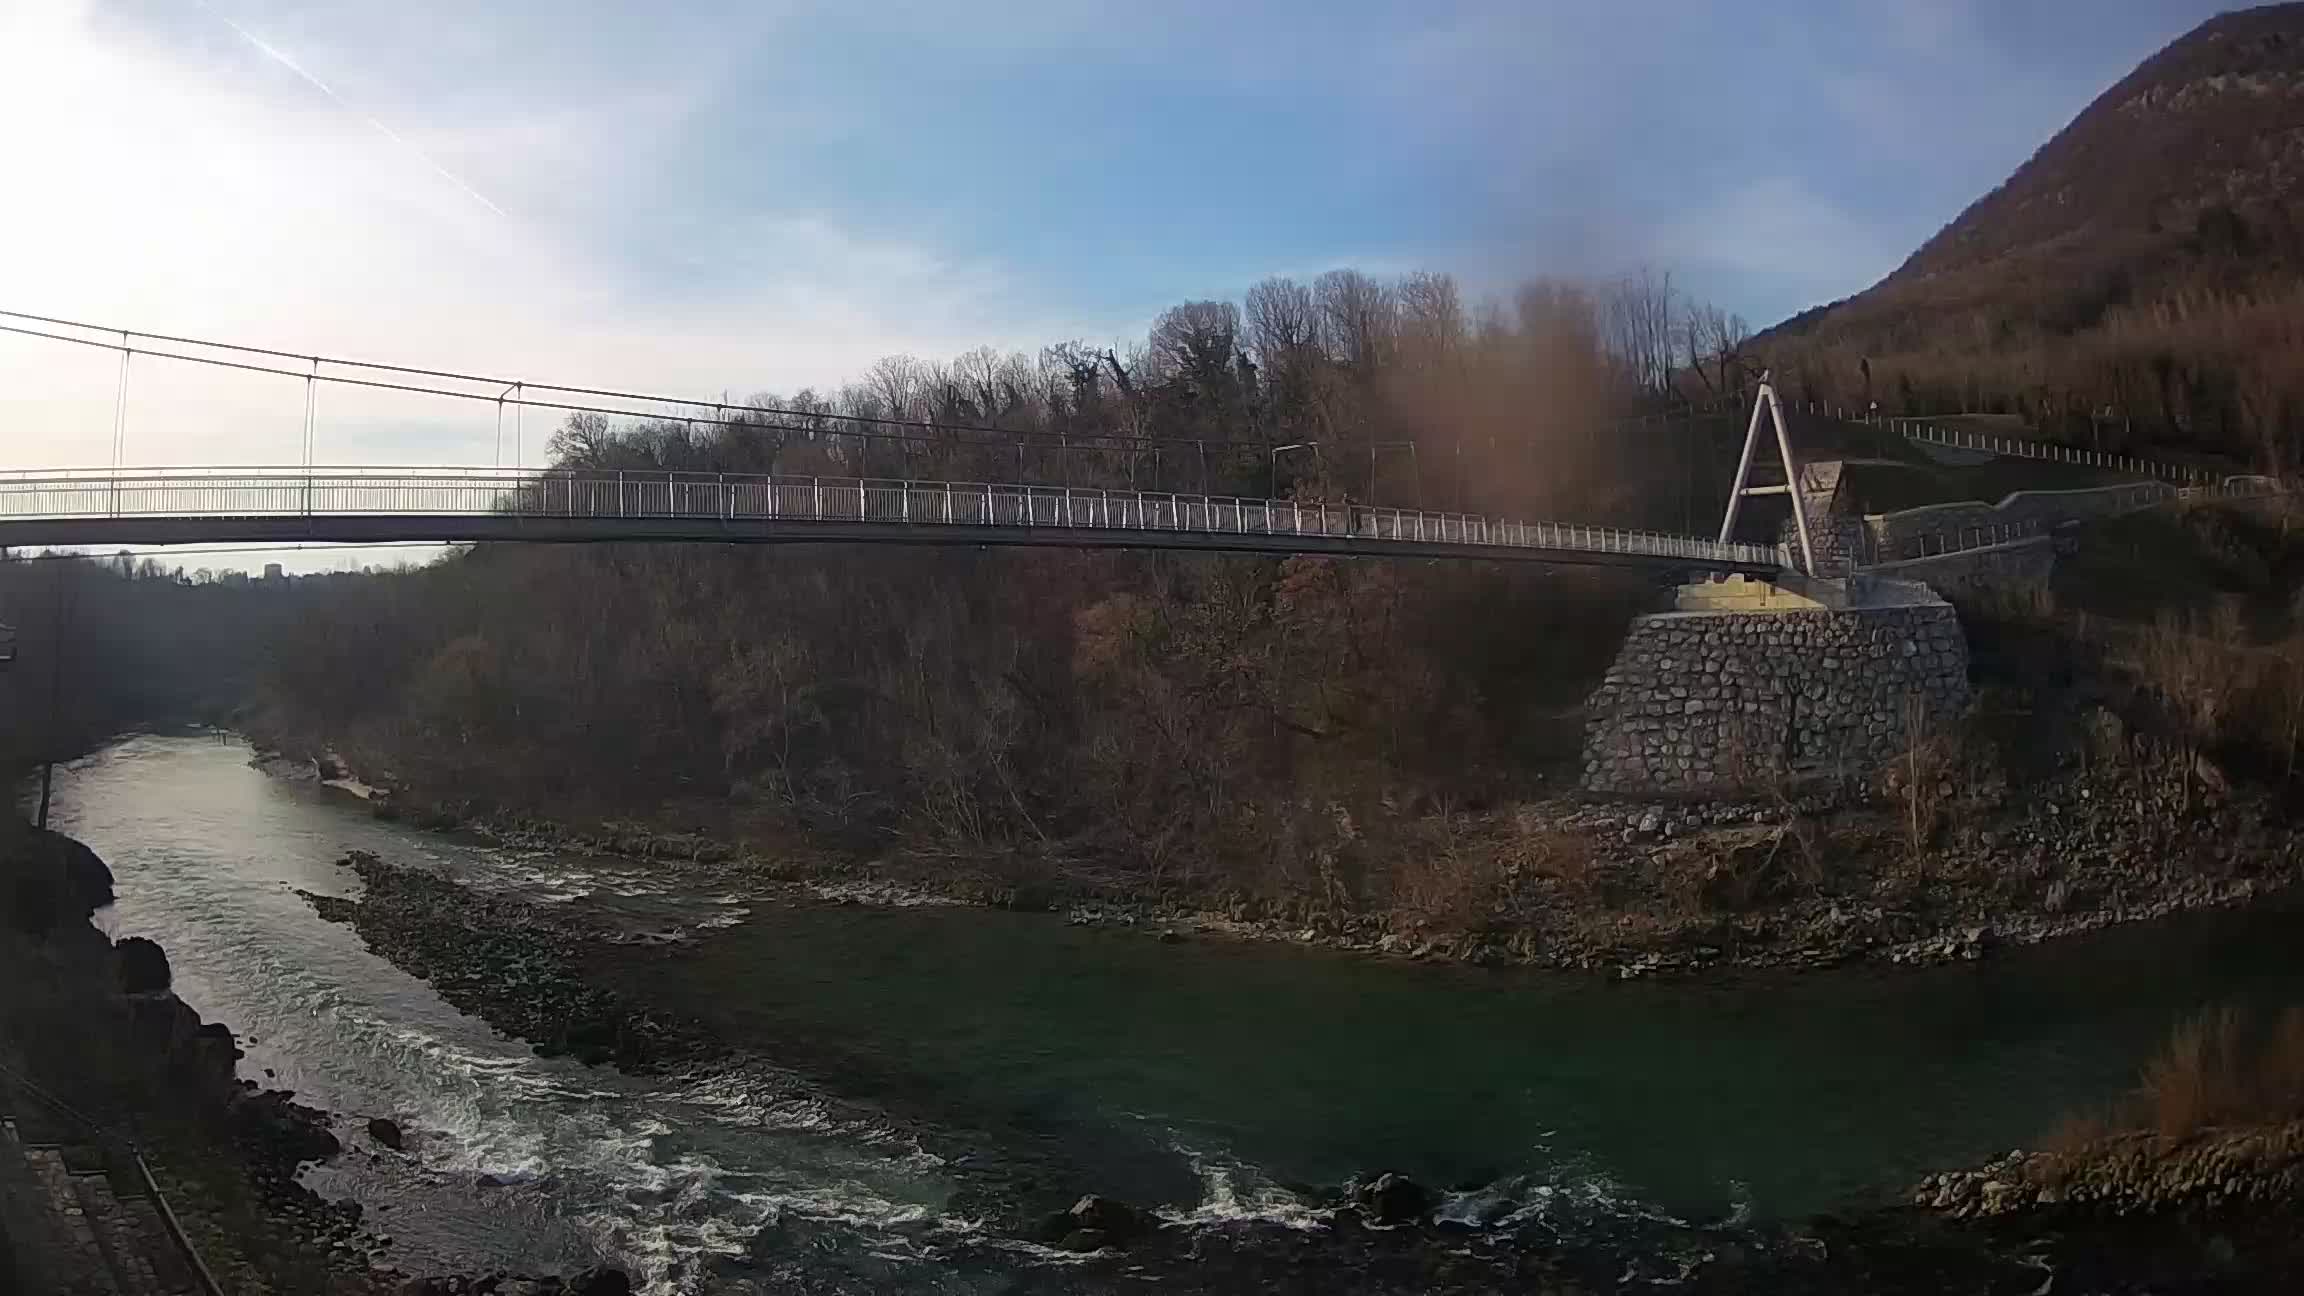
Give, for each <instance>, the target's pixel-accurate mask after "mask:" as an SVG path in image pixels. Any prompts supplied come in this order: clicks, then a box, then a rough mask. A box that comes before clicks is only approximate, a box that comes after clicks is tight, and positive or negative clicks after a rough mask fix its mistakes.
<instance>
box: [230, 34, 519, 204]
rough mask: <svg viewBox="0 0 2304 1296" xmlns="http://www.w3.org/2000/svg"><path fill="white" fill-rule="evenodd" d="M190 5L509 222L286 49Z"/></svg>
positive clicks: (461, 179) (483, 198)
mask: <svg viewBox="0 0 2304 1296" xmlns="http://www.w3.org/2000/svg"><path fill="white" fill-rule="evenodd" d="M192 3H193V4H195V5H198V6H199V7H200V8H201V10H202V11H203V12H205V13H207V15H208V16H209V17H211V18H214V19H215V20H216V21H218V22H220V23H222V24H224V25H225V26H227V27H229V28H231V29H232V31H233V34H234V35H236V36H238V37H239V38H240V39H242V40H244V41H246V42H248V43H249V44H250V45H251V46H253V47H255V50H256V52H257V53H259V54H262V55H263V56H264V57H266V58H268V59H271V60H272V61H273V62H275V63H278V64H279V65H280V66H282V67H284V68H286V69H288V70H289V71H291V72H293V73H295V74H296V75H297V76H300V77H302V78H304V81H305V83H306V84H308V85H310V86H311V87H312V88H313V89H315V90H317V91H319V92H320V93H322V94H324V95H326V96H328V100H329V102H330V103H333V104H335V105H336V106H337V107H339V108H341V109H343V110H344V111H345V112H347V113H350V114H351V115H353V116H354V117H357V118H359V119H360V120H361V121H363V122H366V123H367V124H368V128H369V129H370V130H373V131H375V132H376V133H377V134H379V135H382V136H383V137H384V138H386V139H388V140H390V141H392V142H393V143H394V144H397V145H399V146H400V147H401V148H403V149H406V150H407V151H408V153H409V154H410V155H411V156H412V157H414V158H415V159H416V160H417V161H419V162H422V163H423V164H424V165H426V166H428V167H430V168H432V170H433V171H434V172H435V173H437V174H438V175H439V176H440V178H441V179H443V180H446V181H447V182H448V183H450V184H452V185H454V186H456V187H457V188H458V189H461V190H463V191H464V193H465V195H466V196H468V197H470V198H471V199H472V201H474V202H476V203H478V204H480V205H481V206H483V207H485V208H487V209H488V210H489V211H492V212H494V213H496V214H497V215H498V216H502V217H504V218H505V219H506V220H510V219H511V218H512V217H511V213H509V212H507V211H505V210H504V209H503V208H501V207H499V206H497V205H496V204H495V203H492V202H490V201H488V195H486V194H484V193H482V192H480V191H479V190H477V189H475V188H473V187H472V186H471V185H469V184H467V183H465V180H464V177H462V176H460V175H458V174H456V173H455V172H453V171H451V170H449V169H448V168H447V167H444V166H442V165H440V163H439V162H438V161H436V160H434V158H433V157H432V155H431V154H429V153H426V152H425V151H424V150H422V149H420V148H418V147H416V145H415V144H414V143H412V142H410V141H409V139H408V138H407V137H406V136H404V135H402V134H401V133H400V132H398V131H396V130H393V129H392V128H391V127H389V126H387V125H385V124H384V123H383V122H380V121H378V120H376V119H375V118H374V117H371V116H369V115H368V114H367V113H364V112H362V111H360V110H359V109H358V108H355V107H353V106H352V105H351V104H350V103H347V102H346V101H345V99H344V96H342V95H340V94H338V93H336V92H335V91H334V90H333V89H331V88H329V85H328V83H327V82H325V81H323V80H321V79H320V78H319V77H316V76H314V75H312V73H310V72H309V71H306V70H305V68H304V65H303V64H301V63H298V62H297V61H296V60H295V59H292V58H290V57H288V54H287V52H286V51H285V50H281V49H278V48H276V47H274V46H272V45H269V44H266V43H265V42H264V41H263V40H261V39H259V38H258V37H257V35H256V34H255V33H254V32H251V31H249V30H248V29H247V28H245V27H243V26H241V25H240V24H238V23H236V22H234V21H232V20H231V19H230V18H228V17H226V16H225V15H223V14H221V13H218V12H217V11H216V10H215V9H214V8H212V7H211V6H210V5H209V4H208V0H192Z"/></svg>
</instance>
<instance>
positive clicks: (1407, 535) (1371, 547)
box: [0, 311, 2022, 575]
mask: <svg viewBox="0 0 2304 1296" xmlns="http://www.w3.org/2000/svg"><path fill="white" fill-rule="evenodd" d="M0 333H4V334H13V335H17V336H21V337H27V338H32V339H42V340H45V341H48V342H52V343H57V344H69V345H70V346H75V347H81V348H98V349H101V350H106V351H111V352H115V353H117V355H118V357H119V364H118V376H117V386H116V389H115V391H114V392H113V397H114V404H113V428H112V455H113V462H112V464H111V465H109V466H107V467H105V468H101V469H93V468H84V469H58V470H23V471H12V472H11V471H0V546H5V547H18V548H22V547H38V546H59V547H79V546H121V545H178V544H197V543H220V544H277V545H284V546H285V545H297V544H311V543H351V544H363V543H384V542H445V543H454V542H466V541H505V540H512V541H542V542H583V541H683V542H705V543H723V544H725V543H807V542H842V543H894V544H929V545H977V546H987V545H1001V546H1059V547H1070V548H1138V549H1169V550H1201V551H1231V552H1251V553H1277V554H1324V555H1360V556H1371V557H1397V558H1420V557H1421V558H1463V559H1482V560H1490V561H1522V562H1543V563H1572V564H1604V565H1632V566H1649V567H1656V568H1661V569H1677V570H1682V571H1689V572H1712V573H1723V574H1725V573H1747V574H1760V575H1766V574H1770V573H1775V572H1779V571H1783V570H1787V569H1791V570H1798V571H1812V570H1813V560H1812V557H1811V555H1810V554H1809V553H1808V542H1809V537H1808V527H1807V519H1806V518H1805V516H1804V515H1803V514H1802V512H1801V501H1800V498H1799V494H1798V492H1794V491H1791V490H1789V489H1788V488H1787V487H1785V486H1782V485H1777V486H1766V485H1754V484H1751V482H1750V469H1751V468H1752V467H1753V466H1754V454H1755V451H1756V450H1757V449H1758V448H1759V447H1760V446H1761V445H1762V444H1763V431H1764V418H1763V416H1764V415H1772V416H1773V421H1774V425H1775V429H1774V430H1775V433H1776V435H1775V438H1774V440H1775V441H1776V442H1777V446H1776V447H1775V448H1776V449H1777V450H1778V451H1779V452H1780V455H1781V460H1780V466H1781V467H1782V468H1783V470H1784V480H1785V481H1790V480H1793V477H1794V471H1795V469H1794V463H1793V454H1792V448H1791V444H1790V440H1789V438H1788V436H1787V435H1786V434H1785V430H1784V422H1783V412H1782V409H1781V407H1780V406H1778V405H1777V403H1776V399H1775V396H1774V393H1773V391H1772V390H1770V389H1768V388H1767V387H1766V386H1765V385H1764V386H1763V388H1762V389H1761V393H1760V398H1759V399H1758V400H1757V401H1756V403H1755V404H1754V406H1753V413H1752V424H1751V429H1750V432H1749V433H1748V435H1747V438H1746V447H1745V454H1744V462H1743V464H1742V465H1741V466H1740V467H1739V471H1738V477H1737V482H1736V486H1735V488H1734V490H1733V492H1732V494H1731V497H1730V503H1729V508H1728V514H1727V519H1726V521H1725V522H1724V524H1723V525H1722V527H1721V529H1720V532H1719V534H1718V535H1717V536H1699V535H1683V534H1672V533H1668V532H1657V531H1638V530H1627V529H1621V528H1614V527H1605V526H1592V525H1585V524H1578V523H1569V522H1554V521H1529V520H1520V519H1512V518H1503V517H1493V516H1485V515H1480V514H1472V513H1463V512H1443V511H1432V510H1425V509H1420V508H1419V509H1406V508H1392V507H1383V506H1378V505H1373V504H1364V503H1334V502H1325V501H1317V500H1304V499H1275V498H1240V497H1234V496H1228V495H1215V494H1210V493H1207V492H1206V491H1205V490H1203V491H1201V492H1198V493H1188V492H1176V491H1148V490H1136V489H1107V488H1101V487H1084V486H1076V485H1072V484H1068V483H1049V482H1045V481H1039V482H1035V481H1024V480H1011V481H941V480H913V479H907V478H889V477H873V476H853V477H827V476H813V475H811V476H797V475H782V474H773V473H771V474H745V473H719V472H681V471H636V470H613V469H583V468H575V469H571V468H565V467H548V468H529V467H526V466H523V465H520V464H519V463H517V462H516V463H515V465H514V466H509V467H507V466H504V465H502V464H501V462H499V464H497V465H495V466H492V467H488V468H473V467H440V468H411V467H398V466H393V467H382V466H367V465H353V466H328V465H318V464H315V463H313V462H312V460H313V455H314V447H315V444H316V441H317V413H316V410H317V401H318V393H319V391H320V389H321V388H322V387H323V386H324V385H331V384H334V385H342V386H346V387H350V388H359V389H368V390H372V391H383V392H390V393H412V394H419V395H424V396H429V397H440V398H449V399H454V400H461V401H466V402H482V403H485V404H493V406H494V407H495V411H496V426H497V440H496V455H497V458H498V459H499V460H501V459H502V457H503V450H504V437H503V433H504V430H505V414H506V412H507V411H510V412H511V413H512V416H513V424H512V426H513V428H514V440H513V446H514V458H515V460H516V461H518V460H519V459H521V458H522V457H523V451H522V448H521V436H520V432H519V431H518V428H519V422H518V420H519V418H520V416H521V415H522V414H523V413H524V412H525V411H526V410H529V409H540V410H544V411H549V412H553V413H556V414H560V415H566V414H570V413H581V414H598V415H603V416H617V417H628V418H653V419H659V420H664V421H667V422H675V423H684V424H686V425H687V426H689V427H691V428H693V427H696V426H700V425H701V426H705V427H718V428H723V429H744V430H748V431H753V432H765V433H777V434H784V435H794V434H797V435H800V436H804V437H812V438H853V439H854V444H856V445H858V446H861V447H863V448H864V449H863V454H864V455H866V456H868V455H869V452H870V446H871V445H872V444H874V443H876V442H881V441H894V442H898V443H901V444H902V445H904V446H907V447H910V446H915V445H918V444H920V443H923V442H925V443H930V444H933V445H936V446H938V447H941V448H943V449H946V450H949V449H951V448H952V447H954V446H976V447H994V448H996V450H997V451H998V453H1001V454H1005V453H1006V452H1007V451H1008V450H1009V449H1010V448H1013V449H1014V451H1015V454H1016V462H1017V464H1018V466H1019V468H1021V467H1022V464H1023V461H1024V454H1025V450H1026V449H1027V448H1028V447H1029V448H1034V449H1037V450H1040V451H1049V450H1063V451H1073V450H1082V449H1092V450H1095V451H1096V452H1098V453H1104V454H1113V453H1118V454H1124V455H1126V456H1127V457H1128V462H1129V465H1130V471H1131V472H1133V470H1134V464H1135V462H1136V459H1137V458H1138V457H1139V456H1142V455H1144V454H1147V453H1149V454H1152V455H1154V456H1157V455H1159V454H1161V453H1163V451H1164V450H1180V448H1181V447H1184V446H1190V447H1192V448H1194V449H1195V450H1196V451H1197V453H1198V455H1199V458H1200V461H1201V463H1202V478H1203V483H1204V484H1205V480H1206V470H1205V464H1206V458H1207V453H1208V448H1209V446H1210V445H1215V446H1217V447H1218V448H1219V450H1220V451H1221V450H1233V451H1238V450H1239V449H1240V448H1241V447H1243V446H1245V447H1248V448H1250V449H1251V450H1252V451H1253V452H1254V453H1257V454H1259V455H1260V454H1262V453H1265V452H1270V453H1272V455H1273V456H1274V464H1275V476H1277V457H1278V453H1279V451H1281V450H1284V449H1299V448H1302V447H1299V446H1286V447H1274V446H1268V445H1266V444H1264V443H1262V442H1242V443H1232V442H1223V441H1210V440H1195V441H1174V440H1173V439H1167V440H1163V439H1159V438H1148V437H1130V436H1114V437H1098V438H1096V444H1095V445H1093V446H1089V445H1083V444H1082V443H1080V442H1079V441H1077V440H1071V441H1067V439H1066V438H1064V437H1063V436H1062V435H1061V434H1058V433H1050V432H1047V431H1017V430H1013V429H1005V428H996V427H984V426H975V425H956V424H951V423H941V422H932V421H923V420H908V419H900V418H882V417H869V416H859V415H852V414H833V413H828V412H825V411H822V410H786V409H771V408H762V407H759V406H752V405H730V404H729V403H727V402H726V401H725V400H722V401H720V402H708V401H695V400H689V399H682V398H674V397H665V396H655V395H648V394H643V393H634V392H625V391H615V390H609V389H601V388H588V387H574V386H565V385H558V384H544V383H535V382H527V381H521V380H514V379H506V378H500V377H489V376H485V375H478V374H471V373H460V372H456V371H451V370H439V369H424V368H417V367H412V366H402V365H385V364H376V363H370V362H364V361H348V360H341V359H330V358H326V357H320V356H302V355H296V354H294V353H291V352H285V351H277V350H269V349H265V348H257V347H245V346H238V345H234V344H226V343H217V342H211V341H205V340H201V339H195V338H185V337H173V336H169V335H164V334H150V333H141V332H137V331H134V330H125V329H113V328H108V327H100V326H95V325H88V324H82V323H77V322H74V321H68V320H61V319H55V318H52V317H45V316H33V315H24V314H19V313H15V312H6V311H0ZM139 359H141V360H145V361H147V362H150V361H152V360H161V361H167V362H174V363H180V364H186V365H198V366H208V367H211V368H215V369H221V370H227V371H237V372H242V373H254V374H264V375H274V376H277V377H280V378H285V379H290V380H294V381H296V382H298V383H301V384H302V386H303V389H304V412H303V430H302V457H303V462H301V463H299V464H295V465H274V466H258V467H230V468H211V467H149V468H138V467H132V466H124V465H123V463H122V462H121V460H122V458H123V457H124V448H125V445H126V442H127V439H128V411H129V399H130V378H131V373H132V364H133V362H135V361H137V360H139ZM17 444H26V442H25V441H22V440H19V441H17ZM2005 452H2009V453H2021V452H2022V449H2021V447H2010V448H2006V450H2005ZM1769 493H1776V494H1786V495H1789V496H1791V502H1792V506H1793V510H1792V511H1793V515H1794V522H1795V523H1796V527H1795V528H1792V529H1791V530H1790V533H1789V534H1788V535H1787V537H1786V539H1787V541H1788V543H1784V544H1772V543H1759V544H1756V543H1750V542H1746V541H1740V540H1738V539H1736V538H1735V535H1734V530H1735V520H1736V515H1737V505H1738V503H1739V502H1740V501H1741V500H1742V499H1743V498H1744V497H1745V496H1748V495H1757V494H1769ZM1795 538H1796V539H1797V541H1798V543H1797V545H1794V544H1792V543H1789V541H1791V540H1793V539H1795Z"/></svg>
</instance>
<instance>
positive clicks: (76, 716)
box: [0, 551, 296, 780]
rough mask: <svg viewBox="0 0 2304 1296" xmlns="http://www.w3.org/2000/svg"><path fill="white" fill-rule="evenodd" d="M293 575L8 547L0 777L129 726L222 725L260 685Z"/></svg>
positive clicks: (286, 612) (0, 573)
mask: <svg viewBox="0 0 2304 1296" xmlns="http://www.w3.org/2000/svg"><path fill="white" fill-rule="evenodd" d="M295 597H296V593H295V590H294V588H293V587H292V586H291V585H290V584H288V583H287V582H273V583H266V582H263V581H252V580H250V579H248V578H247V577H246V576H245V575H242V574H240V573H237V572H234V573H229V574H228V575H227V576H225V577H224V578H221V579H219V578H218V577H217V576H216V575H215V573H213V572H207V571H202V572H198V573H195V574H192V575H187V574H186V573H185V572H183V571H182V570H181V569H175V568H165V569H164V568H162V567H161V566H160V564H159V563H158V562H157V561H155V560H152V559H149V558H147V559H144V560H142V561H141V562H138V561H136V560H134V559H130V558H125V557H119V558H111V559H101V558H82V557H67V556H51V555H44V554H43V555H34V554H15V555H10V554H7V553H5V552H4V551H0V624H6V625H9V626H10V627H12V628H13V629H14V630H15V632H16V644H15V646H16V659H15V660H14V661H13V662H11V663H9V664H8V666H7V667H6V668H5V669H4V670H0V780H9V779H12V778H13V776H14V775H16V774H17V773H19V772H21V771H22V770H23V769H25V768H26V767H28V766H30V765H31V764H33V763H35V762H38V761H40V760H42V759H48V758H55V759H69V758H70V757H73V756H77V755H79V754H81V753H82V752H85V751H86V750H88V748H89V747H90V745H92V744H93V743H95V742H96V741H98V740H100V739H102V738H104V737H105V736H107V735H109V734H112V733H115V732H117V731H119V730H121V729H124V728H128V727H132V726H137V725H164V724H170V723H181V722H190V721H198V722H205V723H211V724H223V723H227V722H229V721H230V720H231V718H232V716H233V713H234V711H235V709H236V708H237V707H238V706H239V705H240V704H241V702H242V701H243V700H244V699H246V698H247V697H248V695H249V694H250V692H251V691H252V690H253V689H254V688H255V687H256V684H257V682H258V679H259V676H260V674H261V671H262V665H263V662H264V660H265V649H266V645H267V644H268V643H269V642H271V637H272V635H273V633H274V632H275V631H276V630H277V629H278V628H279V627H281V626H282V625H284V624H286V623H287V622H288V621H289V620H290V619H291V617H292V616H293V606H294V600H295Z"/></svg>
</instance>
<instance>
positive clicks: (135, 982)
mask: <svg viewBox="0 0 2304 1296" xmlns="http://www.w3.org/2000/svg"><path fill="white" fill-rule="evenodd" d="M113 951H114V953H113V957H114V958H115V959H116V960H117V961H118V963H119V965H120V992H121V993H122V994H162V993H165V992H166V991H167V989H168V987H169V985H170V984H171V981H172V977H171V974H170V972H169V970H168V954H167V951H165V950H163V949H161V948H160V947H159V946H158V945H155V944H153V943H152V942H151V941H148V940H146V939H144V938H143V937H141V936H131V937H129V938H128V939H126V940H124V941H121V942H120V943H119V944H118V945H115V946H113Z"/></svg>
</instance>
